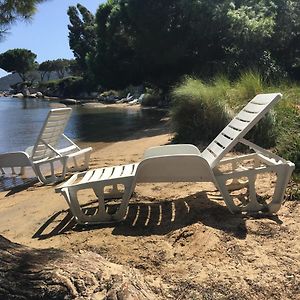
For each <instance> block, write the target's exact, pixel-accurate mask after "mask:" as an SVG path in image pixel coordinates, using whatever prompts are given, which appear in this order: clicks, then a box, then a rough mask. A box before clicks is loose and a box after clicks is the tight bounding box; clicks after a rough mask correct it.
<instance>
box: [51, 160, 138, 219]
mask: <svg viewBox="0 0 300 300" xmlns="http://www.w3.org/2000/svg"><path fill="white" fill-rule="evenodd" d="M137 165H138V164H130V165H124V166H117V167H108V168H100V169H94V170H89V171H86V172H81V173H77V174H74V175H73V176H72V177H71V178H70V179H69V180H68V181H67V182H65V183H64V184H62V185H60V186H59V187H57V188H56V189H55V191H56V192H60V193H62V195H63V196H64V197H65V200H66V202H67V203H68V205H69V207H70V210H71V212H72V214H73V215H74V217H75V219H76V221H77V222H78V223H79V224H100V223H109V222H116V221H121V220H122V219H123V218H124V217H125V215H126V212H127V207H128V202H129V199H130V197H131V194H132V192H133V190H134V187H135V172H136V169H137ZM106 187H111V188H112V189H111V191H109V192H108V193H107V192H106V191H105V189H106ZM120 188H122V190H120ZM88 189H90V190H92V191H93V194H94V195H95V196H96V197H97V201H98V206H97V209H96V211H94V212H93V214H92V215H91V214H88V213H86V212H87V209H86V207H85V206H82V205H80V199H79V197H80V195H79V192H81V191H84V190H88ZM119 198H121V201H120V204H119V207H118V209H117V210H116V211H115V212H114V213H110V212H109V211H108V208H107V206H106V205H105V204H106V200H107V199H119Z"/></svg>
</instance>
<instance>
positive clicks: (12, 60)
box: [0, 48, 36, 81]
mask: <svg viewBox="0 0 300 300" xmlns="http://www.w3.org/2000/svg"><path fill="white" fill-rule="evenodd" d="M35 59H36V54H34V53H32V52H31V51H30V50H27V49H20V48H16V49H11V50H8V51H6V52H4V53H2V54H0V68H1V69H3V70H5V71H6V72H17V73H18V74H19V75H20V77H21V78H22V80H23V81H26V75H27V74H28V72H30V71H32V70H34V69H35V67H36V63H35Z"/></svg>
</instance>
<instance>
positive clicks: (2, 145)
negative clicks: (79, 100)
mask: <svg viewBox="0 0 300 300" xmlns="http://www.w3.org/2000/svg"><path fill="white" fill-rule="evenodd" d="M52 105H53V102H52V101H51V102H50V101H46V100H39V99H17V98H8V97H0V153H3V152H8V151H17V150H21V151H23V150H25V149H26V148H27V147H28V146H31V145H33V144H34V142H35V139H36V137H37V135H38V133H39V130H40V128H41V126H42V124H43V122H44V120H45V117H46V115H47V113H48V111H49V109H51V106H52ZM72 109H73V111H72V116H71V118H70V120H69V123H68V125H67V127H66V130H65V133H66V135H67V136H69V137H70V138H71V139H73V140H76V141H79V142H82V143H84V144H88V143H89V142H90V143H97V142H98V143H101V142H102V143H103V142H104V143H106V142H117V141H119V140H122V139H125V138H127V137H129V136H131V135H132V134H134V133H135V132H137V131H139V130H141V129H145V128H150V127H153V126H155V125H157V124H159V122H160V120H161V118H163V117H164V116H166V114H167V113H166V112H165V111H159V110H152V109H141V110H140V109H136V108H130V107H129V108H115V107H113V108H112V107H90V106H88V107H85V106H80V105H76V106H72Z"/></svg>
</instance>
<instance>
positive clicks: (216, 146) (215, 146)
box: [207, 142, 224, 156]
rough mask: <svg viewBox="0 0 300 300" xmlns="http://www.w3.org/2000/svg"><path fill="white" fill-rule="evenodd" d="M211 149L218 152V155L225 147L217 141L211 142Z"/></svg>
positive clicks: (209, 147)
mask: <svg viewBox="0 0 300 300" xmlns="http://www.w3.org/2000/svg"><path fill="white" fill-rule="evenodd" d="M207 148H208V149H209V150H210V151H212V152H213V153H215V154H216V156H218V155H219V154H220V153H221V152H223V150H224V148H222V147H220V146H219V145H218V144H217V143H215V142H214V143H211V144H210V145H209V146H208V147H207Z"/></svg>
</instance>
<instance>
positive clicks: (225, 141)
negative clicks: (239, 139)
mask: <svg viewBox="0 0 300 300" xmlns="http://www.w3.org/2000/svg"><path fill="white" fill-rule="evenodd" d="M215 141H216V142H217V143H219V144H221V145H222V146H224V148H226V147H228V145H229V144H230V143H232V139H229V138H227V137H226V136H224V135H222V134H219V135H218V136H217V137H216V138H215Z"/></svg>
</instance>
